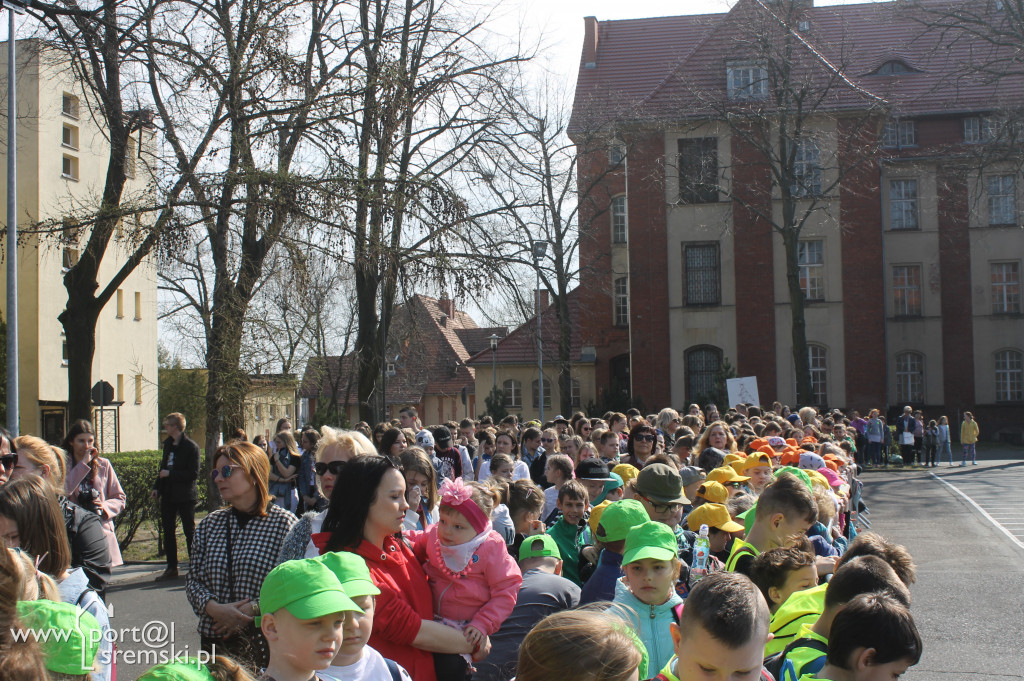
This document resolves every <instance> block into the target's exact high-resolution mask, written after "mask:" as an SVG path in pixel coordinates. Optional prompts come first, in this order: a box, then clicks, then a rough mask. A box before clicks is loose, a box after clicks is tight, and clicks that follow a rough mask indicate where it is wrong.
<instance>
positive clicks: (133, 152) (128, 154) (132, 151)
mask: <svg viewBox="0 0 1024 681" xmlns="http://www.w3.org/2000/svg"><path fill="white" fill-rule="evenodd" d="M138 153H139V152H138V145H137V144H136V143H135V140H133V139H132V138H130V137H129V138H128V140H127V142H125V146H124V176H125V177H127V178H128V179H129V180H134V179H135V159H136V157H137V156H138Z"/></svg>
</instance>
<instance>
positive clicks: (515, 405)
mask: <svg viewBox="0 0 1024 681" xmlns="http://www.w3.org/2000/svg"><path fill="white" fill-rule="evenodd" d="M501 390H502V391H503V392H504V393H505V408H506V409H522V407H523V384H522V383H520V382H519V381H512V380H508V381H505V382H504V383H502V384H501Z"/></svg>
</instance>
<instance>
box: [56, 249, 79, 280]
mask: <svg viewBox="0 0 1024 681" xmlns="http://www.w3.org/2000/svg"><path fill="white" fill-rule="evenodd" d="M77 264H78V249H77V248H65V249H64V253H63V255H62V257H61V270H60V271H61V274H67V273H68V271H70V270H71V268H72V267H74V266H75V265H77Z"/></svg>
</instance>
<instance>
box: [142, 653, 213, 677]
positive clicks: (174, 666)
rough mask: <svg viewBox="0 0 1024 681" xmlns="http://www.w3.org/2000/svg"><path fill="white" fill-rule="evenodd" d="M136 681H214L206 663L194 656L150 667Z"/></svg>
mask: <svg viewBox="0 0 1024 681" xmlns="http://www.w3.org/2000/svg"><path fill="white" fill-rule="evenodd" d="M137 681H215V679H214V676H213V674H211V673H210V670H209V669H207V668H206V665H205V664H203V663H202V662H200V661H199V660H197V659H196V658H194V657H190V658H188V659H186V660H185V661H184V662H168V663H166V664H158V665H157V666H155V667H151V668H150V669H148V670H147V671H146V672H145V673H143V674H142V676H140V677H139V678H138V680H137Z"/></svg>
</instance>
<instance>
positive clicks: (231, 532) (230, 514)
mask: <svg viewBox="0 0 1024 681" xmlns="http://www.w3.org/2000/svg"><path fill="white" fill-rule="evenodd" d="M213 464H214V468H213V471H212V472H211V475H212V477H213V481H214V483H215V484H216V485H217V490H218V491H219V492H220V496H221V498H222V499H223V500H224V502H225V503H226V504H228V508H222V509H220V510H219V511H214V512H213V513H211V514H210V515H208V516H206V517H205V518H203V520H202V522H200V523H199V525H197V526H196V533H195V537H194V539H193V540H192V551H191V557H190V560H191V568H190V569H189V572H188V581H187V582H186V585H185V594H186V596H188V600H189V603H191V604H192V609H193V610H194V611H195V613H196V615H198V616H199V639H200V644H201V646H202V649H203V650H206V651H210V652H214V646H216V649H215V652H216V653H217V654H227V655H229V656H231V657H232V658H234V659H236V660H239V661H244V662H246V663H252V664H253V665H254V666H258V667H261V668H262V667H265V666H266V665H267V662H268V653H267V644H266V640H265V639H264V638H263V634H262V633H260V631H259V629H257V628H256V627H255V626H253V617H254V616H255V615H256V614H257V607H256V603H257V600H258V599H259V594H260V587H261V586H262V585H263V579H264V578H265V577H266V576H267V573H268V572H270V571H271V570H272V569H273V568H274V566H275V565H276V564H277V554H278V551H279V550H280V548H281V543H282V542H283V541H284V538H285V535H286V534H288V530H290V529H291V527H292V525H293V524H294V523H295V520H296V518H295V516H294V515H292V514H291V513H289V512H288V511H286V510H284V509H283V508H281V507H280V506H277V505H275V504H273V503H271V500H270V492H269V490H268V488H267V485H268V481H267V479H268V477H269V475H270V461H269V460H268V459H267V453H266V452H264V451H263V450H262V449H260V448H259V447H257V446H256V445H254V444H251V443H249V442H229V443H227V444H226V445H222V446H221V447H218V448H217V451H216V453H215V455H214V460H213Z"/></svg>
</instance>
